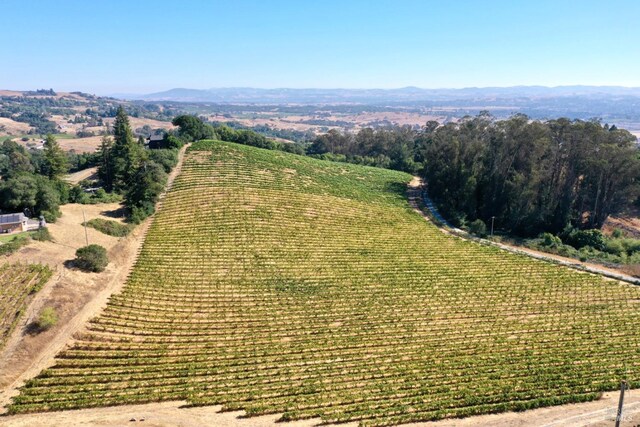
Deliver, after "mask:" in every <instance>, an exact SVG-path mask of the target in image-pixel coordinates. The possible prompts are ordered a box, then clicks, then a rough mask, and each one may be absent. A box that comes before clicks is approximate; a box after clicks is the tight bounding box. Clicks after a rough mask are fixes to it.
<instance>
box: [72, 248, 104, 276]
mask: <svg viewBox="0 0 640 427" xmlns="http://www.w3.org/2000/svg"><path fill="white" fill-rule="evenodd" d="M74 262H75V265H76V266H77V267H78V268H80V269H81V270H85V271H93V272H96V273H99V272H101V271H104V269H105V267H106V266H107V264H109V258H108V257H107V250H106V249H105V248H104V247H102V246H100V245H89V246H84V247H82V248H80V249H78V250H77V251H76V259H75V261H74Z"/></svg>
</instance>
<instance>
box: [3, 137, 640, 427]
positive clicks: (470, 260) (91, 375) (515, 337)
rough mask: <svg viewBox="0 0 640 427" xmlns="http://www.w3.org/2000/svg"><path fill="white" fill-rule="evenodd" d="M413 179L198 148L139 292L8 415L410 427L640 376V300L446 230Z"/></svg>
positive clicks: (152, 243)
mask: <svg viewBox="0 0 640 427" xmlns="http://www.w3.org/2000/svg"><path fill="white" fill-rule="evenodd" d="M410 179H411V177H410V176H409V175H407V174H404V173H400V172H394V171H389V170H383V169H374V168H367V167H361V166H356V165H348V164H340V163H329V162H323V161H318V160H314V159H310V158H307V157H300V156H295V155H291V154H286V153H282V152H277V151H266V150H261V149H256V148H252V147H245V146H239V145H234V144H228V143H220V142H201V143H196V144H194V146H192V147H191V148H190V149H189V151H188V153H187V155H186V158H185V161H184V166H183V169H182V173H181V174H180V175H179V176H178V178H177V179H176V181H175V183H174V185H173V187H172V189H171V190H170V192H169V193H168V195H167V197H166V199H165V201H164V204H163V207H162V209H161V211H160V212H159V213H158V214H157V216H156V218H155V219H154V223H153V225H152V227H151V229H150V231H149V234H148V236H147V238H146V241H145V244H144V247H143V250H142V253H141V255H140V257H139V259H138V261H137V263H136V266H135V268H134V270H133V273H132V275H131V277H130V279H129V281H128V283H127V284H126V286H125V288H124V290H123V292H122V293H121V294H119V295H116V296H114V297H113V298H112V299H111V301H110V303H109V305H108V307H107V309H106V310H105V312H104V313H103V314H102V315H101V316H99V317H98V318H96V319H95V320H94V321H92V322H91V324H90V325H89V327H88V332H87V333H85V334H84V335H83V336H81V337H79V339H78V340H76V341H75V344H74V345H73V347H71V348H70V349H68V350H66V351H64V352H62V353H61V354H59V356H58V359H57V363H56V365H55V366H54V367H53V368H51V369H48V370H46V371H44V372H43V373H42V374H41V375H40V376H39V377H37V378H36V379H34V380H32V381H30V382H29V383H28V384H27V385H26V386H25V387H24V388H23V389H22V391H21V394H20V396H18V397H17V398H15V401H14V403H13V405H12V406H11V407H10V411H11V412H13V413H18V412H35V411H47V410H61V409H70V408H83V407H92V406H110V405H119V404H125V403H127V404H130V403H139V402H149V401H160V400H187V401H188V402H189V403H190V404H192V405H213V404H222V405H223V406H224V407H225V408H226V409H244V410H246V411H247V413H248V414H249V415H256V414H265V413H282V414H283V416H282V419H283V420H293V419H301V418H312V417H321V418H322V419H323V420H324V421H327V422H342V421H360V422H361V424H363V425H393V424H400V423H405V422H411V421H422V420H434V419H440V418H445V417H462V416H468V415H473V414H481V413H489V412H500V411H508V410H524V409H529V408H534V407H539V406H548V405H555V404H561V403H568V402H579V401H586V400H593V399H596V398H597V397H598V395H599V392H601V391H605V390H613V389H615V388H616V387H618V385H619V381H620V380H621V379H623V378H625V379H627V380H629V381H631V382H632V383H633V382H634V381H637V380H639V379H640V357H639V356H640V328H639V327H638V325H637V322H636V320H635V319H637V317H638V315H639V314H640V303H639V302H640V288H638V287H633V286H631V285H627V284H622V283H618V282H614V281H608V280H604V279H602V278H601V277H598V276H593V275H589V274H586V273H580V272H576V271H573V270H570V269H567V268H564V267H559V266H555V265H552V264H548V263H544V262H542V261H537V260H533V259H530V258H527V257H524V256H520V255H515V254H511V253H506V252H503V251H500V250H498V249H496V248H493V247H486V246H481V245H478V244H476V243H471V242H468V241H463V240H460V239H457V238H454V237H451V236H447V235H444V234H443V233H441V232H440V231H439V230H438V229H436V228H435V227H434V226H433V225H431V224H429V223H427V222H426V221H425V220H424V219H423V218H422V217H421V216H420V215H418V214H417V213H415V212H413V211H412V210H411V209H410V207H409V205H408V203H407V201H406V198H405V194H404V192H405V188H406V183H407V182H408V181H409V180H410Z"/></svg>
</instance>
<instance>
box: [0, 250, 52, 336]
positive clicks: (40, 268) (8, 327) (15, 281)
mask: <svg viewBox="0 0 640 427" xmlns="http://www.w3.org/2000/svg"><path fill="white" fill-rule="evenodd" d="M49 277H51V270H49V268H48V267H47V266H44V265H40V264H9V263H5V264H3V265H0V347H2V345H3V344H4V342H5V341H6V340H7V338H8V337H9V335H10V334H11V332H12V331H13V329H14V328H15V326H16V324H17V323H18V320H20V316H21V315H22V313H23V312H24V310H25V309H26V307H27V305H28V303H29V301H30V297H31V296H32V295H33V294H34V293H36V292H37V291H39V290H40V289H41V288H42V286H44V284H45V283H46V282H47V280H49Z"/></svg>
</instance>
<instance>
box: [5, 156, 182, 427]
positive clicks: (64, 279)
mask: <svg viewBox="0 0 640 427" xmlns="http://www.w3.org/2000/svg"><path fill="white" fill-rule="evenodd" d="M185 150H186V146H185V147H183V149H182V150H181V151H180V156H179V162H178V165H177V166H176V167H175V168H174V170H173V171H172V172H171V174H170V175H169V180H168V183H167V187H166V188H167V189H169V188H170V186H171V184H172V183H173V181H174V180H175V177H176V176H177V175H178V174H179V173H180V170H181V168H182V159H183V158H184V152H185ZM164 194H165V193H163V194H162V195H161V199H162V198H163V197H164ZM161 203H162V202H161V201H160V202H159V203H158V207H160V205H161ZM83 209H84V208H83ZM152 221H153V217H151V218H147V220H145V221H144V222H143V223H142V224H140V225H139V226H138V227H136V229H135V230H134V231H133V232H132V233H131V234H130V235H129V236H127V237H125V238H122V239H119V240H117V239H116V240H117V243H116V244H115V245H112V246H111V248H110V249H109V250H108V254H109V259H110V264H109V266H108V267H107V269H106V270H105V271H104V272H103V273H100V274H91V273H84V272H79V271H72V270H68V269H67V268H65V267H63V266H62V262H61V260H60V259H58V260H56V261H57V263H56V264H57V265H55V268H56V272H55V274H54V276H53V278H52V279H51V280H49V282H48V283H47V284H46V285H45V287H44V288H43V289H42V290H41V291H40V292H39V293H38V294H37V295H36V297H35V298H34V300H33V301H32V302H31V304H30V306H29V307H28V309H27V313H26V315H25V316H24V318H23V321H22V322H21V325H20V326H19V327H17V328H16V330H15V332H14V333H13V334H12V336H11V337H10V338H9V340H8V341H7V345H6V346H5V348H4V350H3V352H2V354H1V355H0V385H1V386H2V390H1V393H0V406H2V407H3V408H4V407H5V406H6V405H7V404H8V403H9V402H10V399H11V397H13V396H15V395H16V394H17V393H18V388H19V387H20V386H21V385H22V384H24V382H25V381H26V380H28V379H29V378H33V377H34V376H36V375H38V374H39V373H40V372H41V371H42V370H43V369H45V368H48V367H50V366H52V365H53V364H54V362H55V355H56V354H58V352H60V350H62V349H63V348H65V346H67V345H71V344H73V336H74V334H75V333H77V332H78V331H80V330H81V329H82V327H83V326H84V325H85V324H86V322H87V321H88V320H89V319H91V318H93V317H95V316H96V315H98V314H99V313H100V312H101V311H102V310H103V309H104V307H106V304H107V301H108V300H109V297H110V296H111V295H112V294H113V293H115V292H119V291H120V290H121V289H122V287H123V286H124V283H125V281H126V278H127V276H128V274H129V272H130V271H131V269H132V267H133V264H134V263H135V260H136V257H137V254H138V253H139V249H140V247H141V246H142V243H143V242H144V237H145V236H146V233H147V231H148V229H149V227H150V225H151V222H152ZM67 231H68V230H67ZM67 234H68V233H67ZM75 234H78V233H77V232H76V233H75ZM80 235H81V236H82V237H83V234H82V233H80ZM54 237H55V234H54ZM106 237H109V236H106ZM106 237H105V238H106ZM112 239H114V238H112ZM91 241H92V242H93V239H92V240H91ZM47 243H49V242H47ZM94 243H95V242H94ZM49 245H52V244H51V243H49ZM65 246H69V245H65ZM75 247H78V246H75ZM25 249H28V247H27V248H25ZM70 250H71V251H75V249H74V248H73V247H72V248H70ZM68 256H69V255H68V254H67V255H65V257H68ZM63 258H64V257H63ZM49 261H50V262H51V259H49ZM44 306H53V307H55V308H56V311H57V312H58V314H59V317H60V322H59V325H58V327H56V328H53V329H52V330H50V331H47V332H45V333H42V334H38V335H35V336H31V335H28V334H27V333H26V330H27V327H28V325H29V323H30V322H31V321H32V320H33V319H34V318H35V316H37V314H38V313H39V312H40V310H41V309H42V308H43V307H44ZM3 410H4V409H3ZM0 424H2V423H1V422H0Z"/></svg>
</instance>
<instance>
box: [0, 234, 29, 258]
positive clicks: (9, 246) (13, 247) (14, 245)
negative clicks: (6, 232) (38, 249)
mask: <svg viewBox="0 0 640 427" xmlns="http://www.w3.org/2000/svg"><path fill="white" fill-rule="evenodd" d="M29 240H30V239H29V237H26V236H17V237H16V238H15V239H13V240H12V241H10V242H8V243H4V244H2V245H0V255H11V254H12V253H14V252H15V251H17V250H18V249H20V248H21V247H23V246H25V245H26V244H27V243H29Z"/></svg>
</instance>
